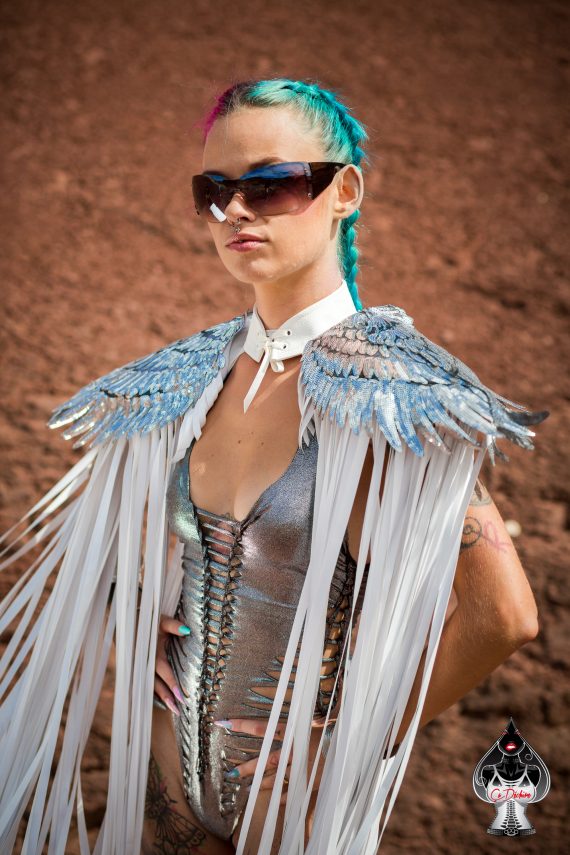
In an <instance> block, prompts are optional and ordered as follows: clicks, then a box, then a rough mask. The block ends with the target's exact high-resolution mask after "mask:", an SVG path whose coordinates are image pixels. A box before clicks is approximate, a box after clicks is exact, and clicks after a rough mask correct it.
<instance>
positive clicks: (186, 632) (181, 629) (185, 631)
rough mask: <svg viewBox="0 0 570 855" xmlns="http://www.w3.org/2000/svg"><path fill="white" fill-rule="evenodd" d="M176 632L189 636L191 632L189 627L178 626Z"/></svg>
mask: <svg viewBox="0 0 570 855" xmlns="http://www.w3.org/2000/svg"><path fill="white" fill-rule="evenodd" d="M178 632H179V633H180V635H190V633H191V632H192V630H191V629H190V627H189V626H180V627H178Z"/></svg>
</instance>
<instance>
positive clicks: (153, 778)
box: [144, 752, 206, 855]
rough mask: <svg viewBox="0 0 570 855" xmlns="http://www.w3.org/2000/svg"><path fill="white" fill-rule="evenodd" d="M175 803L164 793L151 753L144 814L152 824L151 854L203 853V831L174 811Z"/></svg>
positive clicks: (182, 854)
mask: <svg viewBox="0 0 570 855" xmlns="http://www.w3.org/2000/svg"><path fill="white" fill-rule="evenodd" d="M175 804H176V799H172V798H170V796H169V795H168V793H167V790H166V780H165V778H164V777H163V775H162V773H161V771H160V767H159V765H158V763H157V762H156V760H155V758H154V756H153V754H152V752H151V755H150V763H149V767H148V784H147V789H146V801H145V811H144V813H145V817H146V818H147V819H148V820H150V821H151V822H153V823H154V825H155V834H156V838H155V840H154V843H153V847H152V855H192V853H194V852H195V853H201V855H203V853H204V852H205V849H204V845H205V843H206V834H205V832H204V831H202V829H201V828H199V827H198V826H197V825H194V823H192V822H190V820H188V819H186V818H185V817H183V816H182V814H180V813H178V811H176V810H175V809H174V805H175Z"/></svg>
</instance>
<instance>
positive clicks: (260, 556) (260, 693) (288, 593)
mask: <svg viewBox="0 0 570 855" xmlns="http://www.w3.org/2000/svg"><path fill="white" fill-rule="evenodd" d="M194 443H195V440H193V441H192V443H191V445H190V446H189V448H188V449H187V451H186V454H185V456H184V457H183V458H182V459H181V460H180V461H179V462H178V464H177V465H176V467H175V469H174V471H173V475H172V479H171V482H170V485H169V489H168V494H167V513H168V519H169V524H170V527H171V529H172V530H173V531H174V533H175V534H176V535H177V537H178V538H179V539H180V540H181V541H182V543H183V545H184V546H183V556H182V566H183V571H184V575H183V583H182V592H181V596H180V600H179V603H178V608H177V611H176V617H177V618H179V619H180V620H181V621H183V622H184V623H186V624H187V625H188V626H189V627H190V629H191V634H190V635H189V636H187V637H175V636H172V637H171V644H170V649H169V659H170V662H171V665H172V668H173V670H174V673H175V674H176V676H177V678H178V680H179V683H180V686H181V688H182V692H183V693H184V695H185V696H186V698H187V704H186V705H183V704H181V705H180V707H181V715H180V716H179V717H178V716H175V715H174V714H172V719H173V723H174V727H175V732H176V739H177V744H178V749H179V753H180V760H181V767H182V777H183V784H184V789H185V793H186V796H187V798H188V802H189V804H190V807H191V808H192V810H193V811H194V813H195V815H196V818H197V819H198V820H199V821H200V822H202V823H203V825H204V826H205V827H206V828H208V829H209V830H210V831H211V832H212V833H214V834H217V835H218V836H219V837H222V838H224V839H229V838H230V837H231V834H232V832H233V830H234V828H235V825H236V823H237V821H238V819H239V814H240V812H241V810H242V809H243V807H245V803H246V801H247V792H246V789H245V787H246V786H247V784H249V783H251V777H250V778H247V779H246V778H240V779H239V780H238V781H234V780H232V778H231V777H228V772H230V771H231V770H232V769H233V768H234V766H236V765H238V764H240V763H242V762H244V761H245V760H247V759H249V758H251V757H253V756H257V755H258V754H259V750H260V748H261V743H262V739H261V737H258V736H252V735H249V734H245V733H237V732H236V733H232V732H231V731H229V730H228V729H226V728H220V727H218V726H216V725H214V724H213V722H214V721H215V720H218V719H230V720H231V719H232V717H234V718H257V717H261V718H268V717H269V713H270V710H271V705H272V702H273V698H274V695H275V688H276V686H277V682H278V680H279V675H280V671H281V667H282V663H283V658H284V655H285V652H286V649H287V642H288V638H289V634H290V631H291V627H292V624H293V618H294V616H295V611H296V608H297V604H298V602H299V597H300V594H301V589H302V586H303V582H304V578H305V573H306V570H307V567H308V564H309V558H310V548H311V530H312V519H313V504H314V490H315V476H316V464H317V452H318V441H317V438H316V436H315V435H312V436H311V439H310V442H309V444H308V445H306V444H303V446H302V448H298V449H297V451H296V453H295V455H294V457H293V459H292V461H291V463H290V464H289V466H288V467H287V469H286V471H285V472H284V473H283V475H282V476H281V477H280V478H279V479H278V480H277V481H275V482H274V483H272V484H271V485H270V486H269V487H268V488H267V489H266V490H264V492H263V493H262V494H261V496H260V497H259V499H258V500H257V501H256V502H255V504H254V505H253V507H252V508H251V509H250V511H249V513H248V514H247V516H246V517H245V519H243V520H241V521H239V520H236V519H234V518H233V517H232V516H231V515H230V514H224V515H220V514H215V513H212V512H210V511H207V510H206V509H204V508H200V507H197V506H195V505H194V504H193V502H192V500H191V498H190V495H191V490H190V477H189V460H190V454H191V451H192V447H193V445H194ZM354 574H355V563H354V561H353V559H352V558H351V557H350V554H349V552H348V545H347V533H346V532H345V536H344V541H343V544H342V548H341V551H340V554H339V558H338V562H337V565H336V568H335V571H334V574H333V578H332V582H331V587H330V594H329V609H328V613H327V621H326V635H325V638H324V639H323V643H324V648H323V667H322V670H321V682H320V687H319V692H318V696H317V702H316V706H315V716H321V715H324V714H325V713H326V710H327V708H328V706H329V704H331V702H332V703H333V704H335V703H336V697H337V696H335V698H334V699H333V698H332V697H331V694H332V688H333V684H334V678H335V675H336V672H337V669H338V664H337V663H338V659H339V657H340V653H341V651H342V646H343V642H344V638H345V632H346V626H347V623H348V616H349V614H350V612H349V609H350V606H351V605H352V599H353V591H354ZM365 581H366V574H365V578H364V582H363V586H364V583H365ZM361 598H362V594H361V595H360V596H359V601H361ZM341 676H342V675H341ZM292 678H294V670H293V674H292ZM339 680H340V678H339ZM292 686H293V679H291V680H290V682H289V688H288V690H287V693H286V700H285V704H284V712H283V711H282V714H281V718H282V720H286V717H287V715H286V711H287V708H288V702H289V701H290V697H291V692H292V688H291V687H292ZM280 745H281V743H280V742H279V741H277V740H275V741H274V744H273V746H272V750H276V749H278V748H279V747H280Z"/></svg>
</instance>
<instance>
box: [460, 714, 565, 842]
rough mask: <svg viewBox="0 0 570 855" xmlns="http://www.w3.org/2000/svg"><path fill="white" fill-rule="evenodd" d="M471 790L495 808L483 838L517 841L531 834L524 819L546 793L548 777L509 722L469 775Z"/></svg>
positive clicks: (536, 757)
mask: <svg viewBox="0 0 570 855" xmlns="http://www.w3.org/2000/svg"><path fill="white" fill-rule="evenodd" d="M473 789H474V790H475V793H476V794H477V796H479V798H480V799H482V800H483V801H484V802H489V804H492V805H493V806H494V808H495V819H494V820H493V822H492V823H491V825H490V826H489V828H488V829H487V834H495V835H501V836H502V835H505V836H507V837H519V836H522V835H527V834H535V833H536V829H535V827H534V826H533V825H532V823H531V822H530V820H529V819H528V817H527V815H526V809H527V806H528V805H529V804H532V803H533V802H539V801H541V799H543V798H544V797H545V796H546V795H547V793H548V791H549V790H550V773H549V771H548V769H547V767H546V764H545V763H544V761H543V760H542V758H541V757H539V756H538V754H537V753H536V751H535V750H534V749H533V748H532V747H531V746H530V745H529V744H528V742H527V741H526V740H525V739H523V737H522V736H521V734H520V732H519V731H518V730H517V727H516V725H515V723H514V721H513V719H512V716H511V718H510V719H509V723H508V725H507V727H506V728H505V730H504V731H503V733H502V734H501V736H500V737H499V739H498V740H497V741H496V742H495V743H494V745H492V746H491V748H489V750H488V751H487V753H486V754H485V755H484V756H483V757H482V758H481V760H480V761H479V762H478V763H477V766H476V767H475V771H474V772H473Z"/></svg>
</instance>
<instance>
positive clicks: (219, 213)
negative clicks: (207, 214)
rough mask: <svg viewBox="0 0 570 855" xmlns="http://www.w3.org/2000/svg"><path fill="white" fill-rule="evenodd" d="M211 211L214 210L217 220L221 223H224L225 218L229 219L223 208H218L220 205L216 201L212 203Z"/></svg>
mask: <svg viewBox="0 0 570 855" xmlns="http://www.w3.org/2000/svg"><path fill="white" fill-rule="evenodd" d="M210 211H211V212H212V214H213V215H214V217H215V218H216V220H217V221H218V222H219V223H223V222H224V220H227V217H226V215H225V214H224V212H223V211H221V210H220V209H219V208H218V206H217V205H216V204H214V202H212V204H211V205H210Z"/></svg>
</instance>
